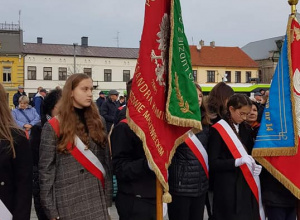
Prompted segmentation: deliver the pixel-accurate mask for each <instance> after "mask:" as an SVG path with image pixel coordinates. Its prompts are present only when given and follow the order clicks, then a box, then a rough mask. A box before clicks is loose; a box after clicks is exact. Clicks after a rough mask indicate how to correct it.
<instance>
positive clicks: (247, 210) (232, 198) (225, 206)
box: [208, 94, 261, 220]
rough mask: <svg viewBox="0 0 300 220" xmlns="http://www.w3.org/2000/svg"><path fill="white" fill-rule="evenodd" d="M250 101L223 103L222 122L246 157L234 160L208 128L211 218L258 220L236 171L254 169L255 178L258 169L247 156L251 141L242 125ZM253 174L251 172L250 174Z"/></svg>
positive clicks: (250, 196) (238, 99) (236, 99)
mask: <svg viewBox="0 0 300 220" xmlns="http://www.w3.org/2000/svg"><path fill="white" fill-rule="evenodd" d="M250 109H251V101H250V99H249V98H248V97H247V96H245V95H240V94H236V95H233V96H231V97H230V99H229V101H228V103H227V112H228V113H227V116H226V117H225V118H224V119H225V121H226V122H227V123H228V124H229V125H230V127H231V128H232V130H233V131H234V133H235V134H236V135H237V137H238V138H239V139H240V141H241V142H242V144H243V145H244V148H245V150H246V151H247V153H248V155H246V156H245V157H241V158H237V159H235V158H234V157H233V156H232V154H231V152H230V150H229V148H228V146H227V145H226V143H225V141H224V140H223V138H222V136H221V135H220V133H219V132H218V130H217V129H216V128H215V127H214V126H213V127H211V131H210V135H209V140H208V156H209V168H210V170H211V171H213V172H214V180H213V181H214V182H213V186H214V187H213V194H214V198H213V219H214V220H259V219H260V216H259V209H258V203H257V201H256V199H255V197H254V194H253V193H252V191H251V189H250V187H249V185H248V184H247V182H246V179H245V177H244V175H243V173H242V171H241V169H240V166H241V165H243V164H248V165H249V166H251V167H253V168H255V169H256V170H255V175H259V173H260V171H261V166H259V165H256V164H255V161H254V159H253V158H252V157H251V156H250V155H251V150H252V147H253V139H252V137H251V136H250V129H249V127H248V125H247V124H245V123H244V121H245V120H246V115H247V114H249V113H250ZM253 172H254V171H253Z"/></svg>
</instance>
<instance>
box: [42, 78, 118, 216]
mask: <svg viewBox="0 0 300 220" xmlns="http://www.w3.org/2000/svg"><path fill="white" fill-rule="evenodd" d="M92 90H93V82H92V80H91V78H90V77H89V76H87V75H85V74H73V75H72V76H70V77H69V78H68V80H67V81H66V84H65V86H64V88H63V92H62V98H61V99H60V101H59V103H58V116H57V117H54V118H52V119H51V120H50V121H49V123H48V122H47V123H46V124H45V125H44V127H43V131H42V137H41V145H40V161H39V173H40V188H41V193H40V195H41V202H42V206H43V207H44V209H45V213H46V215H47V217H48V218H49V219H51V220H52V219H58V218H59V219H62V220H71V219H72V220H75V219H95V220H107V219H109V216H108V211H107V208H108V207H109V206H110V205H111V190H112V181H111V170H110V157H109V148H108V146H107V137H106V131H105V125H104V123H103V121H102V120H101V118H100V115H99V113H98V109H97V107H96V105H95V104H94V103H93V100H92V97H93V96H92Z"/></svg>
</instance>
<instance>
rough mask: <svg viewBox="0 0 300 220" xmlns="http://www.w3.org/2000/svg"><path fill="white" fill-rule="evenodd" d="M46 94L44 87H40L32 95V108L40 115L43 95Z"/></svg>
mask: <svg viewBox="0 0 300 220" xmlns="http://www.w3.org/2000/svg"><path fill="white" fill-rule="evenodd" d="M46 95H47V91H46V89H41V90H40V91H39V93H37V94H36V95H35V97H34V108H35V109H36V112H37V113H38V114H39V116H40V117H41V107H42V104H43V102H44V97H45V96H46Z"/></svg>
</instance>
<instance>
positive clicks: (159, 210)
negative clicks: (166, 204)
mask: <svg viewBox="0 0 300 220" xmlns="http://www.w3.org/2000/svg"><path fill="white" fill-rule="evenodd" d="M162 195H163V188H162V185H161V183H160V182H159V180H158V179H157V178H156V220H163V202H162Z"/></svg>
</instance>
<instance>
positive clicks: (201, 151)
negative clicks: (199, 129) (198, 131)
mask: <svg viewBox="0 0 300 220" xmlns="http://www.w3.org/2000/svg"><path fill="white" fill-rule="evenodd" d="M185 143H186V144H187V145H188V146H189V148H190V149H191V151H192V152H193V153H194V155H195V156H196V157H197V159H198V160H199V162H200V163H201V165H202V167H203V169H204V172H205V174H206V176H207V178H208V155H207V152H206V150H205V148H204V147H203V145H202V143H201V141H200V140H199V139H198V138H197V137H196V135H195V134H194V133H192V132H189V136H188V137H187V138H186V139H185Z"/></svg>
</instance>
